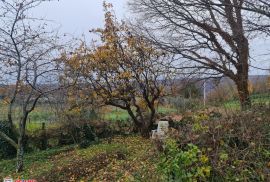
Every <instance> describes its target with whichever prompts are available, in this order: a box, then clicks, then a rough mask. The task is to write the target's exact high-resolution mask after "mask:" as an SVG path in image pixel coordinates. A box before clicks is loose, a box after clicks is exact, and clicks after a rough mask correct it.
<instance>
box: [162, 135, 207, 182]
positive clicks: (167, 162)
mask: <svg viewBox="0 0 270 182" xmlns="http://www.w3.org/2000/svg"><path fill="white" fill-rule="evenodd" d="M158 168H159V171H160V172H161V173H163V174H164V175H165V178H166V181H206V180H207V178H208V177H209V176H210V171H211V167H210V166H209V165H208V157H207V156H206V155H203V154H202V152H201V150H200V149H199V148H198V147H197V146H195V145H193V144H188V145H187V147H186V148H185V149H184V150H181V149H180V148H179V147H178V145H177V143H176V141H175V140H172V139H169V140H167V141H166V143H165V151H164V154H163V155H162V156H161V162H160V163H159V165H158Z"/></svg>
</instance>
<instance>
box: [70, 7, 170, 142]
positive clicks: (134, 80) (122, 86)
mask: <svg viewBox="0 0 270 182" xmlns="http://www.w3.org/2000/svg"><path fill="white" fill-rule="evenodd" d="M111 8H112V5H111V4H106V3H104V9H105V28H104V29H100V28H99V29H94V30H92V31H91V32H93V33H96V34H98V35H99V36H100V41H101V44H100V45H96V44H94V45H93V47H92V48H91V49H88V48H87V46H86V45H85V44H83V45H82V46H81V47H80V48H79V49H77V50H76V51H75V52H74V53H73V54H72V56H70V57H68V58H67V57H66V60H67V61H66V66H67V68H68V69H67V70H68V75H75V74H74V73H76V74H79V75H80V81H81V82H80V81H79V82H80V83H81V84H84V85H85V84H88V86H89V87H90V88H91V89H92V90H94V92H95V94H96V97H97V98H98V99H100V100H102V102H103V103H104V104H106V105H110V106H115V107H118V108H121V109H123V110H126V111H127V112H128V114H129V115H130V117H131V118H132V120H133V122H134V124H135V125H136V127H137V128H138V130H139V131H140V133H141V134H142V136H144V137H149V133H150V131H151V129H152V126H153V123H154V121H155V119H156V103H157V102H158V100H159V99H160V98H161V97H162V96H164V95H165V94H166V92H165V91H166V90H168V89H167V88H169V87H167V86H168V85H169V80H170V79H169V78H170V75H171V74H172V72H171V70H170V68H169V67H166V66H165V65H164V64H165V63H166V62H167V60H169V58H170V57H169V56H168V55H166V54H164V53H163V52H161V51H159V50H157V49H156V48H155V47H153V46H152V45H151V44H150V43H149V42H147V41H145V40H144V39H142V38H141V37H139V36H136V35H133V34H132V33H131V31H130V29H129V27H128V26H127V25H126V24H125V23H124V22H121V23H119V22H117V20H116V18H115V16H114V15H113V13H112V11H111ZM161 62H162V63H163V65H161V64H160V63H161ZM168 64H169V63H168Z"/></svg>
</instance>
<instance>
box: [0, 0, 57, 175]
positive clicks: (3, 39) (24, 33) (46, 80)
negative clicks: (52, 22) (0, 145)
mask: <svg viewBox="0 0 270 182" xmlns="http://www.w3.org/2000/svg"><path fill="white" fill-rule="evenodd" d="M41 2H43V1H42V0H12V1H0V24H1V27H0V64H1V70H0V73H1V76H2V81H3V82H2V83H1V85H2V87H4V85H5V89H6V91H7V97H6V98H5V99H6V101H7V103H8V104H7V105H8V106H7V107H8V112H7V119H8V122H9V125H10V127H11V128H12V129H13V131H15V129H16V127H15V124H17V123H18V131H17V130H16V133H17V135H18V138H17V140H12V139H11V138H9V137H8V136H7V135H5V133H3V132H1V131H0V137H1V138H3V139H5V140H6V141H7V142H9V143H10V144H11V145H12V146H14V147H15V148H16V149H17V167H16V171H17V172H20V171H22V170H23V156H24V148H25V143H26V140H25V139H26V124H27V122H26V121H27V118H28V116H29V114H30V113H31V112H32V111H33V110H34V108H35V106H36V104H37V102H38V100H39V99H40V98H41V97H43V96H44V95H46V94H48V93H50V92H52V91H54V90H56V89H59V88H60V86H59V84H58V76H59V71H60V67H59V65H58V63H57V62H56V61H54V57H55V56H57V52H58V50H60V49H61V47H62V46H60V45H58V44H57V39H58V37H57V34H56V33H55V32H54V31H50V30H46V22H43V21H42V20H40V19H36V18H34V17H31V16H30V15H29V14H30V13H29V12H30V10H32V9H33V8H35V7H37V6H38V5H39V4H40V3H41ZM40 21H41V22H40ZM18 106H20V108H21V110H20V112H19V119H18V121H17V120H16V119H14V118H15V117H14V115H15V113H14V109H15V107H17V108H18ZM16 114H17V113H16Z"/></svg>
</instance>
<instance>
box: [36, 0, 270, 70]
mask: <svg viewBox="0 0 270 182" xmlns="http://www.w3.org/2000/svg"><path fill="white" fill-rule="evenodd" d="M107 2H110V3H112V4H113V6H114V10H115V13H116V15H117V18H118V19H125V18H126V17H127V14H128V7H127V4H126V2H127V0H107ZM102 4H103V0H59V1H54V2H46V3H44V4H42V5H41V6H39V7H38V8H36V9H35V10H34V12H33V13H34V14H35V15H36V16H38V17H44V18H46V19H49V20H52V21H54V22H55V23H56V25H57V26H60V32H61V33H68V34H71V35H73V36H75V37H77V36H81V35H82V34H84V35H85V36H86V37H87V38H88V39H91V38H92V36H91V34H90V33H89V30H91V29H93V28H98V27H103V25H104V13H103V7H102ZM267 42H269V40H267ZM268 50H269V51H268ZM266 52H270V44H269V43H266V42H265V41H264V40H260V41H256V42H254V43H251V54H252V55H253V56H254V55H255V57H256V63H254V61H253V64H254V66H257V67H263V68H270V61H269V59H268V58H266V57H265V56H261V55H262V54H265V53H266ZM266 73H268V72H266V71H262V70H257V69H254V68H252V69H251V74H266Z"/></svg>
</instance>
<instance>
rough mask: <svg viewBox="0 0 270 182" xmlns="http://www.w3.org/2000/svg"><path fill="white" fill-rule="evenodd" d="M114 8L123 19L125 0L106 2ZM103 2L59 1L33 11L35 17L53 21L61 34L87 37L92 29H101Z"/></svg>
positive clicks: (109, 0) (87, 0) (97, 0)
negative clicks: (58, 26)
mask: <svg viewBox="0 0 270 182" xmlns="http://www.w3.org/2000/svg"><path fill="white" fill-rule="evenodd" d="M106 2H110V3H112V4H113V6H114V10H115V12H116V15H117V17H118V18H119V19H123V18H124V17H125V12H127V11H126V9H127V6H126V3H125V2H126V1H125V0H108V1H106ZM102 5H103V0H59V1H52V2H46V3H43V4H42V5H41V6H39V7H38V8H36V9H35V10H34V14H35V15H37V16H41V17H45V18H46V19H48V20H53V21H54V22H55V23H57V25H61V28H60V31H61V32H62V33H69V34H72V35H75V36H80V35H82V34H85V35H89V30H90V29H92V28H99V27H103V25H104V12H103V6H102Z"/></svg>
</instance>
